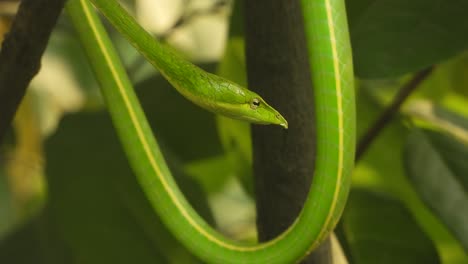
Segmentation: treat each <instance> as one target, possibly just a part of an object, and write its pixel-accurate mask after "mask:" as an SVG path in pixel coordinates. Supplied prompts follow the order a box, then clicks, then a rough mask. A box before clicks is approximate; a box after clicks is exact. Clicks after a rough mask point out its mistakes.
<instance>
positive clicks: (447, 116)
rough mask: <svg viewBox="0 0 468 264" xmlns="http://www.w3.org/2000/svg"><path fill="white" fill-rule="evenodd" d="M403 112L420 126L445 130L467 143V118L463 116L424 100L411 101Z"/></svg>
mask: <svg viewBox="0 0 468 264" xmlns="http://www.w3.org/2000/svg"><path fill="white" fill-rule="evenodd" d="M404 112H405V113H406V114H407V115H409V116H410V117H412V118H413V120H415V121H418V122H419V123H421V125H422V126H426V127H430V128H436V129H438V130H441V131H445V132H446V133H448V134H451V135H452V136H455V137H456V138H457V139H458V140H460V141H462V142H465V143H466V144H468V119H467V118H465V117H464V116H462V115H460V114H458V113H455V112H452V111H449V110H447V109H446V108H445V107H442V106H439V105H436V104H434V103H432V102H431V101H426V100H417V101H413V102H411V104H409V105H408V107H406V108H405V109H404Z"/></svg>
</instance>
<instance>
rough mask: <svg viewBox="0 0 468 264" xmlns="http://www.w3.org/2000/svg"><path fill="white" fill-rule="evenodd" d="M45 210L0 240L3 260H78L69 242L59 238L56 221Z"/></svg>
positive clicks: (39, 263) (57, 263)
mask: <svg viewBox="0 0 468 264" xmlns="http://www.w3.org/2000/svg"><path fill="white" fill-rule="evenodd" d="M46 212H47V211H43V213H42V214H41V215H38V216H36V217H34V218H32V219H29V220H28V222H27V223H25V224H24V225H22V226H20V228H18V229H17V230H15V232H13V233H11V234H9V236H8V237H6V238H5V239H0V263H15V264H30V263H34V264H62V263H69V264H72V263H76V261H75V260H74V259H73V257H72V255H71V254H70V251H69V248H68V245H66V243H64V241H62V240H61V239H60V238H59V237H58V235H57V229H56V226H55V225H54V223H53V222H50V221H47V217H48V215H47V213H46Z"/></svg>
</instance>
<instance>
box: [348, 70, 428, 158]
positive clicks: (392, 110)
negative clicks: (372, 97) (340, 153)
mask: <svg viewBox="0 0 468 264" xmlns="http://www.w3.org/2000/svg"><path fill="white" fill-rule="evenodd" d="M432 70H433V67H429V68H427V69H425V70H422V71H420V72H419V73H417V74H416V75H414V77H413V78H412V79H411V80H410V81H408V82H407V83H406V84H405V85H404V86H403V87H402V88H401V89H400V91H399V92H398V94H397V95H395V98H394V99H393V102H392V103H391V104H390V105H389V106H388V107H387V108H386V109H385V110H384V111H383V112H382V114H381V115H380V117H379V118H378V119H377V121H376V122H375V123H374V124H373V125H372V127H371V128H370V129H369V130H368V131H367V132H366V134H364V136H362V137H361V139H360V140H359V143H358V145H357V148H356V161H359V160H360V159H361V158H362V156H363V154H364V153H365V152H366V150H367V149H368V148H369V146H370V145H371V144H372V142H373V141H374V140H375V138H376V137H377V136H378V135H379V134H380V132H381V131H382V130H383V129H384V128H385V127H386V126H387V125H388V123H390V121H391V120H392V118H393V117H394V116H395V114H396V113H397V112H398V110H399V109H400V106H401V105H402V104H403V102H405V101H406V99H407V98H408V96H409V95H410V94H411V93H412V92H413V91H414V90H415V89H416V88H417V87H418V86H419V84H421V83H422V82H423V81H424V80H425V79H427V77H428V76H429V75H430V73H431V72H432Z"/></svg>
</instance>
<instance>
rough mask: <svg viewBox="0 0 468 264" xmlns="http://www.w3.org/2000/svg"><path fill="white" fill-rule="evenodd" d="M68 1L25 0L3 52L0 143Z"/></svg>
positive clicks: (5, 42) (1, 51)
mask: <svg viewBox="0 0 468 264" xmlns="http://www.w3.org/2000/svg"><path fill="white" fill-rule="evenodd" d="M64 4H65V0H23V1H21V4H20V6H19V8H18V13H17V15H16V17H15V20H14V21H13V24H12V26H11V30H10V32H9V33H8V34H7V35H6V36H5V40H4V41H3V44H2V49H1V50H0V142H1V141H2V140H3V137H4V135H5V133H6V131H7V129H8V127H9V125H10V123H11V121H12V120H13V116H14V115H15V112H16V109H17V108H18V105H19V103H20V102H21V99H22V98H23V96H24V94H25V92H26V88H27V87H28V85H29V82H30V81H31V79H32V78H33V77H34V75H36V73H37V72H38V71H39V69H40V64H41V57H42V54H43V53H44V50H45V48H46V46H47V42H48V41H49V37H50V34H51V32H52V29H53V27H54V25H55V24H56V22H57V18H58V16H59V15H60V12H61V11H62V9H63V6H64Z"/></svg>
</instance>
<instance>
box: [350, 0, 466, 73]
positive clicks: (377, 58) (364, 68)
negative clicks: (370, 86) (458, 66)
mask: <svg viewBox="0 0 468 264" xmlns="http://www.w3.org/2000/svg"><path fill="white" fill-rule="evenodd" d="M347 8H348V17H349V24H350V32H351V42H352V46H353V55H354V62H355V69H356V74H357V75H358V76H359V77H362V78H386V77H393V76H399V75H403V74H406V73H410V72H415V71H418V70H421V69H423V68H425V67H427V66H429V65H433V64H437V63H440V62H441V61H443V60H446V59H448V58H450V57H452V56H454V55H456V54H457V53H459V52H461V51H463V50H464V49H466V48H467V47H468V35H467V34H465V33H466V32H467V31H468V16H466V15H465V10H468V2H467V1H465V0H452V1H446V0H412V1H407V0H354V1H347Z"/></svg>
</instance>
